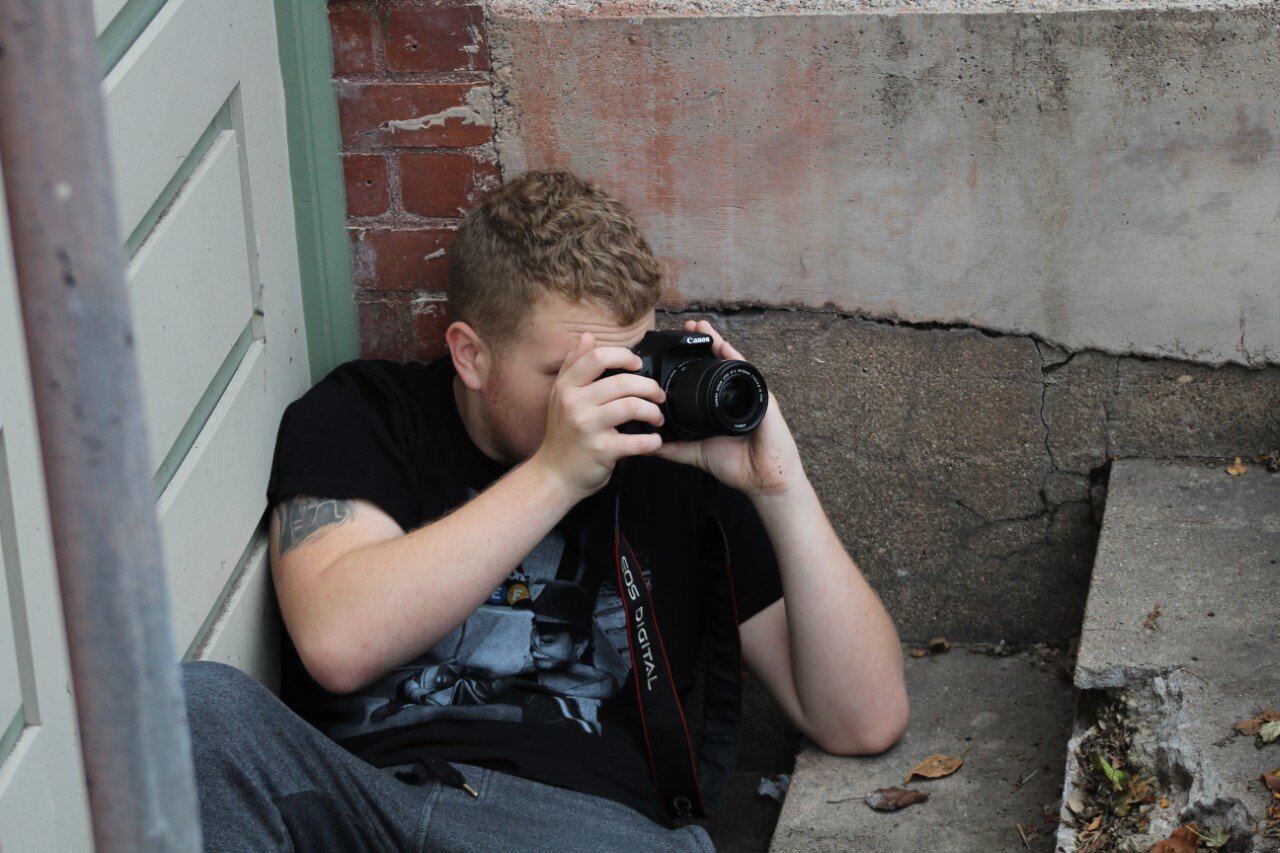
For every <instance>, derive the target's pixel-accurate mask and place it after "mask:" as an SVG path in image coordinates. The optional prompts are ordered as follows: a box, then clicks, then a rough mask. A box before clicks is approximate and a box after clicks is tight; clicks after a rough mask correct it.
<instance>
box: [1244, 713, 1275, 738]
mask: <svg viewBox="0 0 1280 853" xmlns="http://www.w3.org/2000/svg"><path fill="white" fill-rule="evenodd" d="M1276 721H1280V711H1273V710H1271V709H1270V708H1264V709H1263V710H1261V711H1259V712H1258V713H1257V714H1256V715H1255V716H1252V717H1250V718H1249V719H1247V720H1241V721H1240V722H1238V723H1236V724H1235V726H1234V728H1235V730H1236V731H1238V732H1239V733H1240V734H1242V735H1244V736H1245V737H1253V736H1254V735H1256V734H1257V733H1258V730H1259V729H1261V728H1262V727H1263V726H1264V725H1266V724H1267V723H1274V722H1276Z"/></svg>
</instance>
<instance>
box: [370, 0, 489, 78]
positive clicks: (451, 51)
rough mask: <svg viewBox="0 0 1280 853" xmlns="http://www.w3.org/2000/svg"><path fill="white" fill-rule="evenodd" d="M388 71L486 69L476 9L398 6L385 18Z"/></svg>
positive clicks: (481, 12)
mask: <svg viewBox="0 0 1280 853" xmlns="http://www.w3.org/2000/svg"><path fill="white" fill-rule="evenodd" d="M387 67H388V68H390V69H391V70H392V71H483V70H486V69H488V67H489V45H488V40H487V39H486V38H485V25H484V9H483V8H482V7H480V6H455V7H441V6H402V7H399V8H394V9H392V10H391V13H390V15H389V16H388V18H387Z"/></svg>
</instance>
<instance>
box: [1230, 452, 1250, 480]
mask: <svg viewBox="0 0 1280 853" xmlns="http://www.w3.org/2000/svg"><path fill="white" fill-rule="evenodd" d="M1248 471H1249V466H1248V465H1246V464H1244V460H1242V459H1241V458H1240V457H1239V456H1237V457H1236V461H1235V462H1232V463H1231V464H1230V465H1228V466H1227V473H1228V474H1230V475H1231V476H1232V477H1239V476H1240V475H1241V474H1245V473H1248Z"/></svg>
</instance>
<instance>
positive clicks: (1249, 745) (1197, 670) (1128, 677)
mask: <svg viewBox="0 0 1280 853" xmlns="http://www.w3.org/2000/svg"><path fill="white" fill-rule="evenodd" d="M1277 612H1280V474H1277V473H1269V472H1267V471H1266V469H1265V468H1264V467H1263V466H1261V465H1255V466H1252V467H1251V468H1250V470H1249V471H1248V472H1247V473H1245V474H1243V475H1240V476H1235V477H1233V476H1231V475H1229V474H1227V473H1226V471H1225V470H1223V466H1221V465H1208V464H1196V463H1188V462H1176V461H1157V460H1131V461H1124V462H1118V463H1116V465H1115V467H1114V470H1113V471H1112V475H1111V486H1110V496H1109V497H1108V501H1107V511H1106V520H1105V524H1104V528H1103V534H1102V541H1101V543H1100V545H1099V549H1098V559H1097V563H1096V565H1095V568H1094V574H1093V584H1092V587H1091V588H1090V592H1089V606H1088V611H1087V613H1086V616H1085V622H1084V630H1083V633H1082V634H1081V638H1080V651H1079V657H1078V660H1077V665H1076V673H1075V683H1076V686H1077V687H1080V688H1083V689H1091V688H1093V689H1098V688H1105V689H1113V690H1118V691H1120V693H1121V694H1122V695H1123V696H1125V697H1127V698H1128V699H1129V700H1130V702H1131V703H1132V705H1133V706H1134V711H1135V713H1136V714H1137V716H1138V718H1139V719H1140V720H1141V724H1140V726H1139V727H1138V728H1139V735H1143V737H1142V738H1141V739H1140V738H1139V735H1135V736H1134V743H1135V746H1142V741H1146V742H1147V747H1148V748H1147V751H1148V753H1149V754H1148V755H1147V756H1146V757H1145V758H1143V757H1139V758H1138V759H1137V761H1136V762H1135V763H1137V764H1138V765H1139V766H1145V767H1146V768H1149V769H1151V770H1154V771H1155V772H1156V773H1158V775H1159V778H1160V780H1161V782H1162V784H1164V785H1166V786H1170V787H1171V788H1172V791H1171V792H1170V793H1169V799H1170V800H1171V801H1172V802H1173V807H1174V808H1175V809H1176V810H1177V812H1178V813H1177V816H1176V819H1175V820H1174V821H1173V825H1177V823H1179V822H1182V821H1186V820H1196V821H1198V822H1199V823H1200V825H1201V826H1214V827H1227V828H1229V831H1230V834H1232V835H1234V836H1238V837H1240V838H1247V837H1249V836H1251V834H1252V830H1253V829H1254V827H1255V825H1256V824H1257V822H1258V821H1263V822H1264V823H1265V821H1264V820H1263V819H1264V818H1265V814H1266V809H1267V806H1268V805H1269V804H1270V802H1271V797H1270V794H1269V792H1268V791H1266V790H1265V789H1263V788H1262V786H1261V785H1260V784H1259V783H1258V781H1257V780H1258V778H1259V777H1260V776H1261V774H1263V773H1265V772H1269V771H1271V770H1272V769H1274V767H1275V765H1276V764H1277V758H1276V748H1275V747H1266V748H1263V749H1258V748H1256V747H1255V744H1254V739H1253V738H1246V737H1232V734H1233V731H1232V727H1233V725H1234V724H1235V723H1236V722H1237V721H1240V720H1245V719H1248V718H1250V717H1252V716H1254V715H1255V714H1256V713H1257V712H1258V709H1260V708H1276V707H1280V662H1277V660H1276V655H1275V649H1276V647H1277V644H1278V643H1280V628H1277V626H1276V618H1275V617H1276V613H1277ZM1144 730H1145V734H1144V733H1143V732H1144ZM1144 849H1145V848H1144ZM1232 849H1237V848H1232ZM1238 849H1267V850H1274V849H1276V846H1275V842H1274V840H1273V841H1271V842H1263V841H1262V840H1260V839H1259V840H1257V845H1256V846H1253V847H1250V846H1247V845H1246V846H1240V847H1239V848H1238Z"/></svg>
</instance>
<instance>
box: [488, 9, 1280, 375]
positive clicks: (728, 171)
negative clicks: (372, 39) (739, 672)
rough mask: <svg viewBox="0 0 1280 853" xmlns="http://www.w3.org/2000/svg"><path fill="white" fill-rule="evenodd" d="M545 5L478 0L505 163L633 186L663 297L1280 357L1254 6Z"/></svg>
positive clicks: (1270, 25) (1278, 185)
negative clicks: (686, 8) (845, 9)
mask: <svg viewBox="0 0 1280 853" xmlns="http://www.w3.org/2000/svg"><path fill="white" fill-rule="evenodd" d="M543 5H547V4H543ZM721 5H724V4H721ZM746 5H747V6H750V5H751V4H746ZM837 5H838V4H837ZM1080 5H1082V6H1087V4H1080ZM552 7H556V8H559V10H560V12H563V11H564V8H563V7H564V4H550V6H548V8H547V9H543V10H542V11H544V12H547V13H548V15H550V16H549V17H536V16H534V17H530V16H529V14H530V12H537V11H538V4H536V3H533V4H530V3H511V2H503V3H496V4H493V5H492V6H491V38H492V45H493V62H494V96H495V104H496V122H497V129H496V130H497V145H498V150H499V158H500V161H501V164H502V169H503V172H504V174H505V175H512V174H515V173H517V172H519V171H520V170H522V169H524V168H527V167H536V166H544V165H561V166H568V167H571V168H573V169H575V170H577V171H579V172H580V173H582V174H584V175H587V176H589V177H592V178H595V179H597V180H599V181H600V182H601V183H602V184H603V185H605V186H606V187H607V188H608V189H609V190H610V191H612V192H614V193H615V194H616V195H618V196H619V197H621V198H623V199H624V200H626V201H627V202H628V203H630V204H631V205H632V206H633V208H634V210H635V212H636V214H637V217H638V219H639V221H640V224H641V226H642V227H643V228H644V230H645V233H646V234H647V235H648V236H649V238H650V240H651V242H652V243H653V245H654V248H655V251H656V252H657V254H658V255H659V257H660V258H662V260H663V262H664V267H665V271H666V274H667V284H668V294H667V297H668V301H669V304H671V305H673V306H676V307H679V306H686V305H702V306H706V305H743V304H747V305H762V306H799V307H807V308H815V309H824V308H825V309H834V310H837V311H841V312H845V313H848V314H855V315H861V316H868V317H874V318H883V319H892V320H900V321H907V322H917V323H925V322H937V323H955V324H967V325H973V326H977V327H980V328H983V329H989V330H997V331H1005V332H1011V333H1017V334H1026V335H1032V336H1034V337H1036V338H1037V339H1039V340H1041V341H1045V342H1050V343H1053V344H1056V345H1059V346H1062V347H1064V348H1066V349H1068V350H1072V351H1075V350H1086V349H1087V350H1097V351H1101V352H1107V353H1116V354H1141V355H1151V356H1165V357H1173V358H1179V359H1185V360H1190V361H1195V362H1199V363H1205V364H1221V363H1226V362H1236V363H1240V364H1250V365H1259V364H1263V363H1268V362H1271V363H1275V362H1280V148H1277V135H1278V134H1280V101H1277V99H1276V97H1275V92H1276V91H1280V37H1278V36H1280V33H1278V31H1277V25H1278V24H1280V12H1277V10H1276V8H1275V6H1274V4H1272V5H1269V6H1266V7H1263V6H1243V7H1234V5H1233V7H1231V8H1227V7H1225V6H1223V5H1217V6H1215V7H1213V8H1207V9H1189V8H1170V7H1164V6H1162V7H1161V8H1120V9H1114V8H1113V9H1108V10H1093V9H1088V10H1085V11H1071V12H1056V13H1052V14H1041V13H1034V12H1030V11H1023V12H1001V13H993V14H960V13H933V12H930V13H926V14H919V13H910V14H908V13H906V11H907V10H905V9H903V10H902V11H903V13H902V14H896V13H895V14H888V13H875V12H863V13H852V12H850V13H847V14H793V15H772V16H760V15H734V16H726V15H714V14H713V15H711V16H704V17H690V16H685V17H674V16H669V15H667V16H663V15H654V16H651V17H644V14H645V12H646V10H648V11H653V4H641V5H640V6H638V7H637V9H638V11H637V12H636V14H634V15H632V16H629V17H599V16H593V17H576V18H574V17H565V16H564V15H563V14H555V15H551V14H550V13H551V12H554V11H555V8H552ZM610 8H614V7H610ZM625 8H630V7H625V6H620V7H616V10H622V9H625ZM728 8H729V7H728V6H725V8H724V11H727V10H728ZM712 11H716V9H712Z"/></svg>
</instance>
